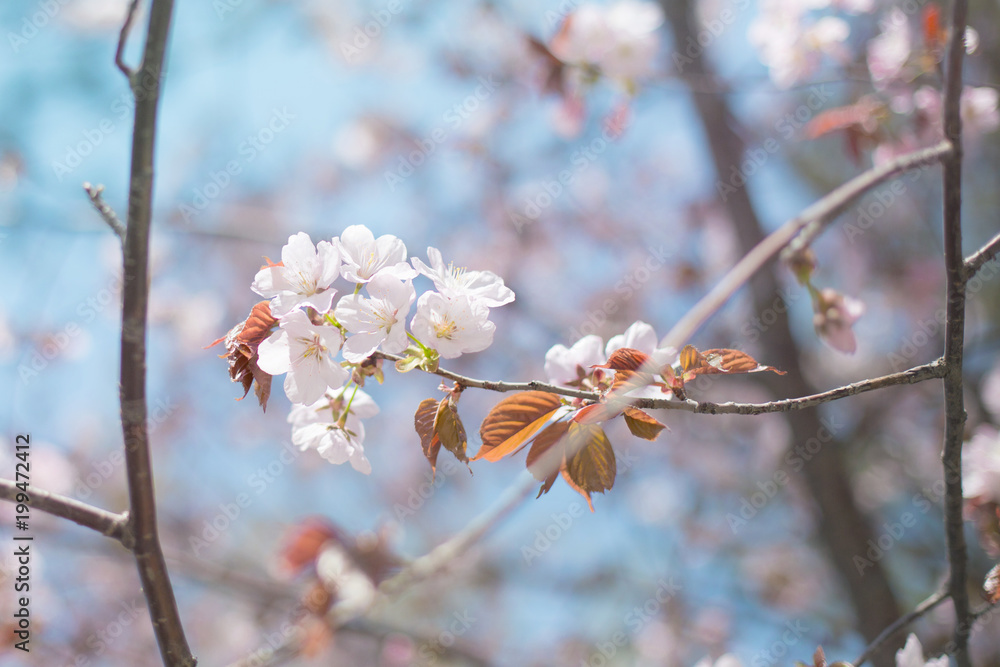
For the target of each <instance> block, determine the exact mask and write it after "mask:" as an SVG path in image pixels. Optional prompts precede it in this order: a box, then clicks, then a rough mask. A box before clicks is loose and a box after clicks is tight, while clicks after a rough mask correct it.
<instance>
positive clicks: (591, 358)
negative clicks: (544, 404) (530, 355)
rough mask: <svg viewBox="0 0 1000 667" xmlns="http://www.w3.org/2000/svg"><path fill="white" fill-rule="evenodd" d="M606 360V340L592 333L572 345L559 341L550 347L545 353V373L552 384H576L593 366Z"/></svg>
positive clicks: (588, 373)
mask: <svg viewBox="0 0 1000 667" xmlns="http://www.w3.org/2000/svg"><path fill="white" fill-rule="evenodd" d="M605 361H607V357H605V356H604V341H603V340H601V337H600V336H595V335H594V334H590V335H589V336H584V337H583V338H581V339H580V340H578V341H576V342H575V343H573V346H572V347H569V348H567V347H566V346H565V345H563V344H562V343H559V344H557V345H553V346H552V347H551V348H549V351H548V352H546V353H545V374H546V375H547V376H548V378H549V382H551V383H552V384H561V385H564V386H574V383H578V382H579V381H580V380H581V379H582V378H584V377H587V376H589V375H590V374H591V373H592V372H593V369H592V368H591V366H597V365H599V364H603V363H604V362H605Z"/></svg>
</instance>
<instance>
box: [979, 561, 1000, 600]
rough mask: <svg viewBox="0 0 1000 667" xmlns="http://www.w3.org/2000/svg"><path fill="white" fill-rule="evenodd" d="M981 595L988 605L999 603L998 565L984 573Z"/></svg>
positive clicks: (999, 573)
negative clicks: (984, 578)
mask: <svg viewBox="0 0 1000 667" xmlns="http://www.w3.org/2000/svg"><path fill="white" fill-rule="evenodd" d="M983 594H984V597H985V598H986V601H987V602H989V603H990V604H996V603H997V602H1000V564H998V565H994V566H993V568H992V569H991V570H990V571H989V572H987V573H986V580H985V581H984V582H983Z"/></svg>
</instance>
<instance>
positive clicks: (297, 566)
mask: <svg viewBox="0 0 1000 667" xmlns="http://www.w3.org/2000/svg"><path fill="white" fill-rule="evenodd" d="M330 540H334V541H335V542H337V543H339V544H346V536H345V535H344V533H343V532H341V530H340V529H339V528H337V526H335V525H334V524H333V523H332V522H330V521H328V520H327V519H324V518H323V517H308V518H306V519H304V520H303V521H302V522H301V523H300V524H299V525H297V526H295V527H293V528H292V529H291V531H290V532H289V534H288V535H286V537H285V545H284V548H283V549H282V550H281V560H282V562H283V564H284V566H285V567H287V568H288V569H289V570H291V571H292V572H299V571H300V570H302V569H303V568H304V567H306V566H307V565H312V564H313V563H314V562H315V561H316V558H317V557H318V556H319V553H320V550H321V549H322V547H323V545H324V544H326V543H327V542H329V541H330Z"/></svg>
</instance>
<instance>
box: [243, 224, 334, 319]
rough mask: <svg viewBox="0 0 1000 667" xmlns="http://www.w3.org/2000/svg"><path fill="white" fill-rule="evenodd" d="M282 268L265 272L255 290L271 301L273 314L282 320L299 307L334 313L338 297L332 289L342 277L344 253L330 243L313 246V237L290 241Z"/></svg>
mask: <svg viewBox="0 0 1000 667" xmlns="http://www.w3.org/2000/svg"><path fill="white" fill-rule="evenodd" d="M281 263H282V266H269V267H266V268H263V269H261V270H260V271H258V272H257V275H256V276H255V277H254V281H253V285H252V289H253V291H254V292H256V293H257V294H260V295H261V296H263V297H266V298H269V299H271V313H272V314H273V315H274V316H275V317H281V316H283V315H285V314H287V313H289V312H291V311H292V310H293V309H295V308H296V307H297V306H300V305H309V306H312V307H313V308H315V309H316V310H318V311H320V312H326V311H327V310H329V309H330V304H331V303H332V302H333V297H334V295H335V294H336V293H337V291H336V290H334V289H331V288H330V285H331V284H332V283H333V281H334V280H336V279H337V276H339V275H340V253H339V252H338V251H337V248H336V247H334V245H333V244H331V243H329V242H328V241H320V242H319V244H317V245H313V242H312V241H311V240H310V239H309V235H308V234H306V233H305V232H299V233H298V234H293V235H292V236H289V237H288V243H287V244H286V245H285V247H283V248H282V249H281Z"/></svg>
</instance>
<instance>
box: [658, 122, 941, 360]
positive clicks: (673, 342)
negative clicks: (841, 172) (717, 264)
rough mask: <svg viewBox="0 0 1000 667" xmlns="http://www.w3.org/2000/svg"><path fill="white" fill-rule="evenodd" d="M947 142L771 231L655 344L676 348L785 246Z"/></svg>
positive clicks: (895, 163) (870, 174) (801, 244)
mask: <svg viewBox="0 0 1000 667" xmlns="http://www.w3.org/2000/svg"><path fill="white" fill-rule="evenodd" d="M951 152H952V147H951V144H950V143H948V142H942V143H940V144H938V145H937V146H933V147H931V148H925V149H923V150H919V151H914V152H912V153H908V154H906V155H903V156H900V157H898V158H896V159H895V160H892V161H891V162H888V163H886V164H884V165H882V166H880V167H876V168H874V169H869V170H868V171H866V172H864V173H863V174H860V175H859V176H855V177H854V178H852V179H851V180H849V181H847V182H846V183H844V184H843V185H841V186H840V187H838V188H836V189H835V190H833V191H832V192H830V193H829V194H827V195H826V196H824V197H823V198H822V199H819V200H818V201H816V202H815V203H814V204H813V205H812V206H810V207H809V208H807V209H805V210H804V211H802V213H800V214H799V215H797V216H796V217H794V218H792V219H791V220H789V221H788V222H786V223H785V224H783V225H782V226H781V227H779V228H778V229H776V230H775V231H773V232H771V234H769V235H768V236H767V237H766V238H765V239H764V240H763V241H761V242H760V243H759V244H757V246H756V247H754V248H753V250H751V251H750V252H749V253H747V254H746V255H745V256H744V257H743V258H742V259H741V260H740V261H739V262H737V263H736V266H734V267H733V268H732V269H730V270H729V273H727V274H726V275H725V276H724V277H723V278H722V280H721V281H719V282H718V283H717V284H716V285H715V287H713V288H712V289H711V290H710V291H709V292H708V294H706V295H705V296H704V297H702V299H701V300H700V301H699V302H698V303H697V304H696V305H695V306H694V308H692V309H691V310H689V311H688V312H687V313H686V314H685V315H684V317H682V318H681V319H680V320H679V321H678V322H677V324H675V325H674V327H673V328H672V329H671V330H670V331H669V332H668V333H667V335H666V336H665V337H664V338H663V340H662V341H661V342H660V347H672V348H675V349H680V348H681V346H683V345H684V344H686V343H687V342H688V341H689V340H690V338H691V336H692V335H693V334H694V332H695V331H697V330H698V328H699V327H701V325H702V324H704V323H705V322H706V321H707V320H708V319H709V318H710V317H711V316H712V315H714V314H715V313H716V311H718V310H719V308H721V307H722V306H723V305H724V304H725V303H726V302H727V301H728V300H729V299H730V297H732V296H733V294H735V293H736V292H737V291H739V289H740V288H741V287H743V285H744V284H746V282H747V281H748V280H749V279H750V278H751V276H753V275H754V274H755V273H757V271H759V270H760V269H761V267H763V266H765V265H766V264H767V263H768V262H769V261H770V260H771V259H772V258H773V257H774V256H775V255H777V254H778V253H779V252H781V251H782V250H783V249H785V248H786V247H787V250H786V252H794V251H796V250H797V249H800V248H805V247H807V246H808V245H809V243H811V242H812V240H813V239H814V238H815V237H816V236H817V235H818V234H819V233H820V232H821V231H822V230H823V228H824V227H825V226H826V224H827V223H828V222H829V221H830V220H832V219H833V218H835V217H836V216H837V215H839V214H840V213H841V212H843V211H844V209H846V208H847V207H848V206H849V205H850V204H851V203H852V202H853V201H854V200H855V199H857V198H858V197H860V196H861V195H863V194H864V193H865V192H867V191H868V190H869V189H871V188H873V187H875V186H876V185H878V184H879V183H882V182H883V181H887V180H889V179H891V178H894V177H896V176H899V175H900V174H903V173H905V172H907V171H910V170H911V169H916V168H918V167H922V166H924V165H927V164H932V163H934V162H937V161H939V160H941V159H942V158H944V157H945V156H947V155H949V154H951Z"/></svg>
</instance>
